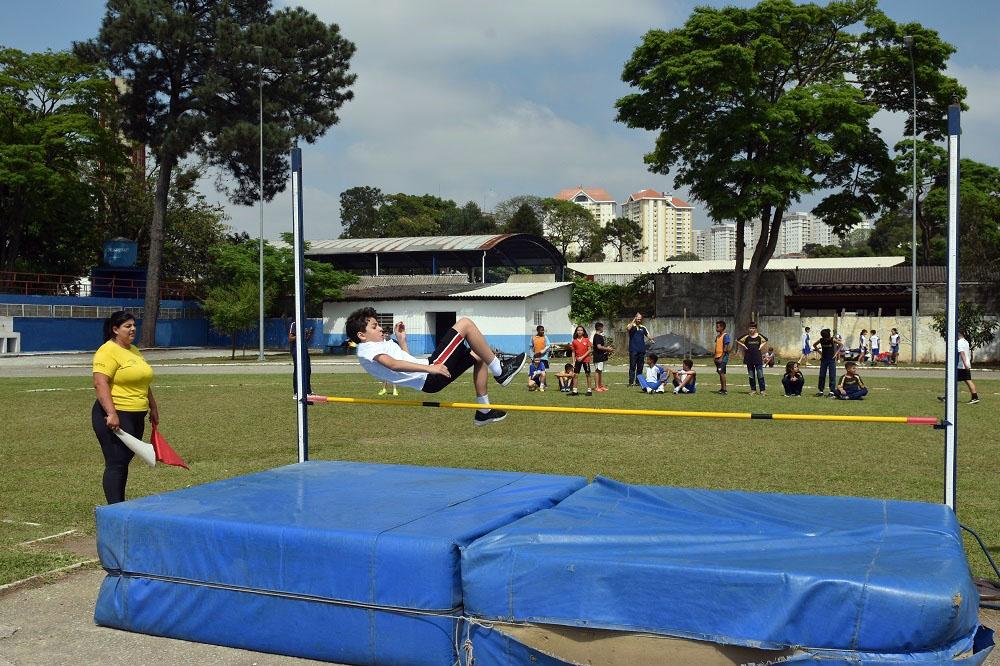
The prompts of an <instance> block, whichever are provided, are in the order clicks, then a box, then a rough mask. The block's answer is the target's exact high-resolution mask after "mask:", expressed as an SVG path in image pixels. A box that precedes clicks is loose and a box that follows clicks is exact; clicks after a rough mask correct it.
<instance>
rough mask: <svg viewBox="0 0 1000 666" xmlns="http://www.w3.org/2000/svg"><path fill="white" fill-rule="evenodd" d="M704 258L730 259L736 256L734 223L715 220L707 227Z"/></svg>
mask: <svg viewBox="0 0 1000 666" xmlns="http://www.w3.org/2000/svg"><path fill="white" fill-rule="evenodd" d="M705 254H706V257H705V258H706V259H714V260H716V261H732V260H734V259H735V258H736V225H735V224H733V223H732V222H716V223H715V224H713V225H712V226H711V227H709V229H708V232H707V237H706V239H705Z"/></svg>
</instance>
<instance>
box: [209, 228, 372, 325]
mask: <svg viewBox="0 0 1000 666" xmlns="http://www.w3.org/2000/svg"><path fill="white" fill-rule="evenodd" d="M306 247H308V243H307V244H306ZM210 256H211V262H210V272H209V275H208V276H207V278H206V285H207V286H208V288H209V289H212V288H215V287H222V286H226V285H233V284H241V283H243V282H248V281H253V283H254V285H257V280H258V279H259V278H258V274H257V260H258V248H257V239H255V238H250V237H249V236H247V235H246V234H243V235H239V236H235V237H232V238H230V239H229V240H228V241H227V242H224V243H220V244H218V245H215V246H214V247H213V248H212V249H211V253H210ZM305 269H306V274H305V289H306V315H307V316H309V317H321V316H322V315H323V301H324V300H328V299H335V298H340V295H341V289H342V288H343V287H345V286H346V285H349V284H353V283H355V282H357V280H358V278H357V276H355V275H352V274H351V273H345V272H343V271H338V270H336V269H335V268H334V267H333V266H331V265H330V264H327V263H323V262H320V261H314V260H312V259H306V261H305ZM255 289H256V286H255ZM264 290H265V291H266V292H269V293H271V294H272V296H273V299H272V306H271V307H270V309H269V310H268V316H271V317H283V316H294V314H293V313H294V294H295V259H294V256H293V253H292V239H291V234H285V235H284V243H283V244H282V245H281V246H280V247H278V246H275V245H272V244H270V243H265V245H264ZM255 312H256V310H255Z"/></svg>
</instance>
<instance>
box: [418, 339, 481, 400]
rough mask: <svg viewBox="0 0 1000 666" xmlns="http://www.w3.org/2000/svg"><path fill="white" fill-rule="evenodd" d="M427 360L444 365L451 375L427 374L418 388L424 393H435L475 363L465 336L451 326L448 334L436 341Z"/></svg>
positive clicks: (433, 363)
mask: <svg viewBox="0 0 1000 666" xmlns="http://www.w3.org/2000/svg"><path fill="white" fill-rule="evenodd" d="M428 360H429V361H430V362H431V365H444V366H445V367H446V368H448V372H449V373H451V377H445V376H444V375H427V379H426V380H424V387H423V388H422V389H420V390H421V391H423V392H424V393H437V392H438V391H440V390H441V389H443V388H444V387H445V386H447V385H448V384H451V383H452V382H453V381H454V380H455V379H456V378H457V377H458V376H459V375H461V374H462V373H463V372H465V371H466V370H468V369H469V368H471V367H472V366H473V365H475V364H476V359H475V357H473V355H472V350H471V349H470V348H469V343H467V342H466V341H465V336H463V335H462V334H461V333H459V332H458V331H456V330H455V329H453V328H449V329H448V334H447V335H445V336H444V337H443V338H442V339H441V341H440V342H438V346H437V348H436V349H435V350H434V353H433V354H431V355H430V358H429V359H428Z"/></svg>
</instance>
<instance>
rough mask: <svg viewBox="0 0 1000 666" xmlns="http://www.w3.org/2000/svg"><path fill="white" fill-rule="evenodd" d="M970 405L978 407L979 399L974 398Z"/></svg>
mask: <svg viewBox="0 0 1000 666" xmlns="http://www.w3.org/2000/svg"><path fill="white" fill-rule="evenodd" d="M969 404H970V405H978V404H979V398H973V399H972V400H970V401H969Z"/></svg>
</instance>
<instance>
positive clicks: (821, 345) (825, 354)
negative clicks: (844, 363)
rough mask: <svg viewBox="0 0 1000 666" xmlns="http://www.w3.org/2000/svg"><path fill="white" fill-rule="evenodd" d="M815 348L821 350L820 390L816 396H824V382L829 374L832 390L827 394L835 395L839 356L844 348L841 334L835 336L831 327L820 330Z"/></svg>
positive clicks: (814, 344)
mask: <svg viewBox="0 0 1000 666" xmlns="http://www.w3.org/2000/svg"><path fill="white" fill-rule="evenodd" d="M813 350H818V351H819V392H818V393H817V394H816V397H817V398H820V397H822V396H823V383H824V381H825V380H826V376H827V375H828V374H829V375H830V392H829V393H827V394H826V395H829V396H833V394H834V387H835V386H836V385H837V358H838V357H839V356H840V354H841V352H842V350H843V344H842V341H841V340H840V336H839V335H838V336H837V338H833V337H831V334H830V329H828V328H824V329H823V330H822V331H820V332H819V340H817V341H816V342H815V343H813Z"/></svg>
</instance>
